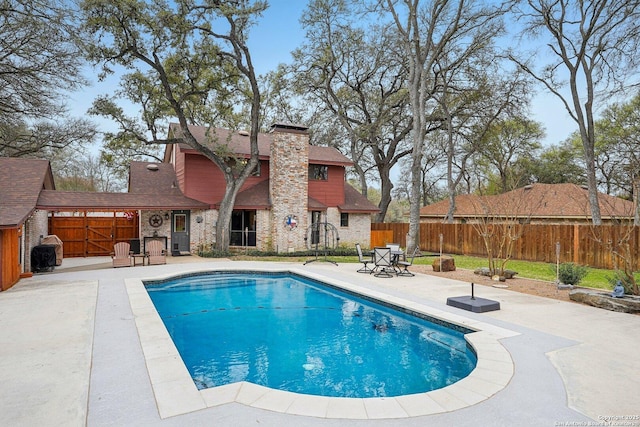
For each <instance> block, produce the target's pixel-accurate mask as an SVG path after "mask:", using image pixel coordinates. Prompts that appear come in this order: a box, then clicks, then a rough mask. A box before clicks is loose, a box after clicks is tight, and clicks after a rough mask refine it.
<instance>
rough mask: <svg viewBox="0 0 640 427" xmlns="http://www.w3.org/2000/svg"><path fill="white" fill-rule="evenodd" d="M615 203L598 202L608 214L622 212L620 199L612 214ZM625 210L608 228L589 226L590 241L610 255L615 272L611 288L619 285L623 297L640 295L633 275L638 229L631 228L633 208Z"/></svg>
mask: <svg viewBox="0 0 640 427" xmlns="http://www.w3.org/2000/svg"><path fill="white" fill-rule="evenodd" d="M617 201H618V200H617V199H614V198H611V199H607V200H601V202H600V203H601V205H602V210H603V211H604V212H607V213H608V212H610V213H614V212H620V209H624V207H622V208H621V205H622V203H624V201H623V200H622V199H620V200H619V201H620V205H619V206H615V207H616V208H617V209H616V210H614V205H615V204H617V203H616V202H617ZM627 210H628V211H629V212H628V215H626V214H624V213H623V214H622V215H620V216H619V217H617V218H614V219H613V223H612V224H611V225H601V226H592V227H591V230H592V232H591V234H592V238H593V239H594V240H595V241H596V242H598V243H599V244H601V245H603V246H604V247H605V248H607V251H608V252H609V254H610V255H611V259H612V260H613V269H614V271H615V275H614V277H613V278H612V284H613V285H615V284H616V283H617V282H618V281H620V282H621V283H622V286H623V287H624V292H625V294H631V295H640V285H639V283H638V282H639V281H638V279H637V278H636V273H635V272H636V269H637V261H636V260H637V259H638V257H637V255H636V253H637V249H636V248H637V245H638V243H639V242H638V234H639V233H638V231H639V228H638V226H635V225H634V212H633V208H632V207H631V206H630V207H629V208H628V209H627Z"/></svg>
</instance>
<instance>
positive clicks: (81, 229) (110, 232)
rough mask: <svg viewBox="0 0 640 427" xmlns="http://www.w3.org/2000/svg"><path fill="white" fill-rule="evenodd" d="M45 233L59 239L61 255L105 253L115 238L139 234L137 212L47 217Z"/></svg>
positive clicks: (118, 240) (121, 240)
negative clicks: (46, 231)
mask: <svg viewBox="0 0 640 427" xmlns="http://www.w3.org/2000/svg"><path fill="white" fill-rule="evenodd" d="M49 234H55V235H56V236H58V237H59V238H60V240H62V243H63V253H64V257H65V258H71V257H88V256H106V255H109V254H110V253H111V252H113V245H114V244H115V243H117V242H129V241H130V240H131V239H137V238H139V235H138V234H139V233H138V214H137V212H131V213H129V215H128V216H119V215H118V214H117V212H113V214H112V215H111V216H91V215H89V214H88V213H87V212H78V213H77V216H56V215H55V214H54V215H52V216H50V217H49Z"/></svg>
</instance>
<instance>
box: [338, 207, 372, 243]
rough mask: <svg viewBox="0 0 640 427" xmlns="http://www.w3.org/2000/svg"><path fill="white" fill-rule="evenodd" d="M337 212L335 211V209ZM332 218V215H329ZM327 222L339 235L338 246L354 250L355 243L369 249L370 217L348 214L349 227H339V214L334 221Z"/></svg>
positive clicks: (368, 215) (367, 215)
mask: <svg viewBox="0 0 640 427" xmlns="http://www.w3.org/2000/svg"><path fill="white" fill-rule="evenodd" d="M336 210H337V209H336ZM329 217H330V218H333V215H331V214H330V215H329ZM329 222H331V223H332V224H334V225H335V226H336V228H337V229H338V233H340V246H342V247H349V248H354V247H355V245H356V243H360V246H362V247H363V248H370V247H371V215H370V214H356V213H349V226H348V227H341V226H340V212H338V213H337V218H336V219H335V220H333V219H330V220H329Z"/></svg>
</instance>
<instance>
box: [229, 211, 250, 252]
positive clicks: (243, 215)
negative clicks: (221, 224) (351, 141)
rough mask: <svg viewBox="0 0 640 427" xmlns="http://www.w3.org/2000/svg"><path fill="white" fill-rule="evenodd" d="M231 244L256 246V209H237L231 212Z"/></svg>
mask: <svg viewBox="0 0 640 427" xmlns="http://www.w3.org/2000/svg"><path fill="white" fill-rule="evenodd" d="M229 244H230V245H231V246H256V211H255V210H250V211H243V210H235V211H233V213H232V214H231V234H230V242H229Z"/></svg>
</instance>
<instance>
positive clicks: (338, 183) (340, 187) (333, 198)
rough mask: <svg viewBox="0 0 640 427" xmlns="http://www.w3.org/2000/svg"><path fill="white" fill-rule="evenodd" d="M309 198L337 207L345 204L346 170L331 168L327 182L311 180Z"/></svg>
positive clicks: (336, 167) (338, 167)
mask: <svg viewBox="0 0 640 427" xmlns="http://www.w3.org/2000/svg"><path fill="white" fill-rule="evenodd" d="M309 197H312V198H314V199H316V200H317V201H319V202H321V203H324V204H325V205H327V206H330V207H335V206H338V205H341V204H343V203H344V168H343V167H341V166H329V176H328V179H327V180H326V181H315V180H311V179H310V180H309Z"/></svg>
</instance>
